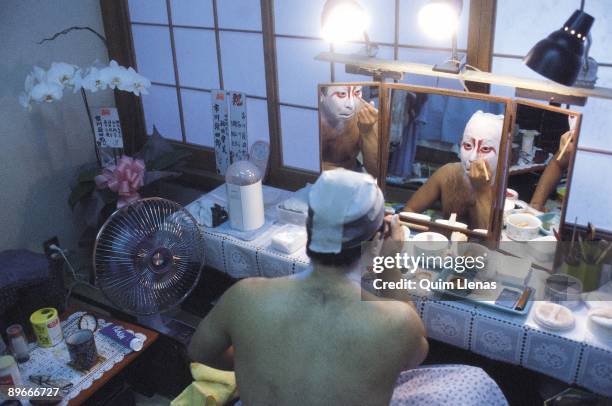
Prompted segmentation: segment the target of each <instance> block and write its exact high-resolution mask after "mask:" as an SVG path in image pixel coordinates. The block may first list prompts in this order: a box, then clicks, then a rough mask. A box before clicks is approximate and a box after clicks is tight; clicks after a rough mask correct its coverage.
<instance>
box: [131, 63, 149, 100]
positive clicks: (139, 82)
mask: <svg viewBox="0 0 612 406" xmlns="http://www.w3.org/2000/svg"><path fill="white" fill-rule="evenodd" d="M128 74H129V75H130V76H131V82H132V89H131V92H132V93H134V94H135V95H136V96H140V95H141V94H149V92H148V91H147V89H148V88H149V87H151V81H150V80H149V79H147V78H145V77H144V76H142V75H141V74H139V73H138V72H136V71H135V70H134V69H133V68H131V67H130V68H128Z"/></svg>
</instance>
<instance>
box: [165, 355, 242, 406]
mask: <svg viewBox="0 0 612 406" xmlns="http://www.w3.org/2000/svg"><path fill="white" fill-rule="evenodd" d="M191 376H192V377H193V380H194V382H193V383H192V384H191V385H189V386H187V387H186V388H185V390H183V392H181V394H180V395H178V396H177V397H176V398H175V399H174V400H173V401H172V402H171V403H170V405H171V406H196V405H197V406H201V405H205V406H221V405H224V404H226V403H227V402H229V401H231V400H233V399H235V398H237V397H238V388H237V387H236V374H235V373H234V372H231V371H221V370H219V369H215V368H211V367H209V366H206V365H204V364H200V363H197V362H192V363H191Z"/></svg>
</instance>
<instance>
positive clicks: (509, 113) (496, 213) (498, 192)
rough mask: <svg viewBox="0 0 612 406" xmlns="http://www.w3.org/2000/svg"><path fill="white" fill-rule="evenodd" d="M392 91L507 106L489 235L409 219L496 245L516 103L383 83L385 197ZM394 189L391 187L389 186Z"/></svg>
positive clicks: (480, 94) (486, 96) (503, 98)
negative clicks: (435, 95) (482, 101)
mask: <svg viewBox="0 0 612 406" xmlns="http://www.w3.org/2000/svg"><path fill="white" fill-rule="evenodd" d="M393 90H407V91H413V92H419V93H428V94H439V95H446V96H452V97H461V98H464V99H472V100H474V99H475V100H485V101H488V102H496V103H503V104H505V113H504V123H503V128H504V131H503V133H502V138H501V142H500V151H499V159H498V162H497V172H496V173H497V179H495V184H494V194H493V201H492V207H491V216H490V219H489V226H488V228H487V230H488V232H487V234H486V235H483V234H481V233H478V232H474V231H472V230H470V229H467V230H466V229H463V228H458V227H451V226H447V225H442V224H439V223H435V222H433V221H425V220H415V219H410V222H411V223H415V224H416V225H418V226H422V227H424V228H427V229H430V230H434V231H435V230H439V231H443V232H447V233H448V232H453V231H458V232H460V233H463V234H465V235H467V236H468V237H471V238H474V239H477V240H482V241H491V242H495V243H497V242H498V241H499V240H500V237H501V231H502V226H503V208H504V206H503V203H504V199H505V190H506V182H507V179H508V177H507V170H508V161H509V151H510V145H509V142H511V141H512V137H510V136H509V135H510V134H512V131H513V128H514V119H513V114H514V108H513V107H514V105H513V100H512V99H510V98H506V97H499V96H491V95H488V94H482V93H473V92H460V91H455V90H449V89H442V88H433V87H425V86H414V85H406V84H400V83H383V85H382V90H381V91H382V93H383V96H382V97H381V100H384V102H385V103H384V104H381V106H382V109H383V114H384V117H385V120H384V126H385V127H384V128H383V132H382V134H383V136H382V140H381V143H380V145H381V146H382V148H380V153H381V156H380V165H381V168H380V174H381V180H382V186H381V189H382V190H383V193H384V194H385V195H386V193H387V182H386V178H387V166H388V160H389V132H390V129H391V119H390V117H391V103H390V101H391V91H393ZM389 187H391V186H389Z"/></svg>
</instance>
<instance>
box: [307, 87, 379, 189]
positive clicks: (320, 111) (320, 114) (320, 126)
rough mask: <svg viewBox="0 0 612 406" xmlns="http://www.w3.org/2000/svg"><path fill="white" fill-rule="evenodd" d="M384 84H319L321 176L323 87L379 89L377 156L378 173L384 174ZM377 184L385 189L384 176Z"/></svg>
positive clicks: (321, 157) (318, 108)
mask: <svg viewBox="0 0 612 406" xmlns="http://www.w3.org/2000/svg"><path fill="white" fill-rule="evenodd" d="M381 85H382V83H381V82H332V83H319V84H318V85H317V110H318V114H317V116H318V118H319V174H320V173H322V172H323V143H322V142H321V123H322V121H321V108H320V104H321V101H320V95H321V88H323V87H329V86H362V87H365V86H370V87H376V88H378V151H377V156H378V173H379V174H382V172H381V170H382V161H381V160H380V158H381V156H382V149H383V147H384V146H383V140H384V134H383V131H384V129H385V125H384V123H385V119H386V116H385V109H384V105H385V100H384V95H383V86H381ZM376 182H377V183H378V186H379V187H380V188H381V189H382V188H383V178H382V176H379V177H378V178H377V179H376Z"/></svg>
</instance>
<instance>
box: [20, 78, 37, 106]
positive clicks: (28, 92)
mask: <svg viewBox="0 0 612 406" xmlns="http://www.w3.org/2000/svg"><path fill="white" fill-rule="evenodd" d="M35 82H36V78H35V76H34V73H30V74H29V75H28V76H26V78H25V83H24V85H23V88H24V91H23V92H21V94H20V95H19V103H20V104H21V105H22V106H23V108H25V109H27V110H28V111H31V110H32V88H33V87H34V83H35Z"/></svg>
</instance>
